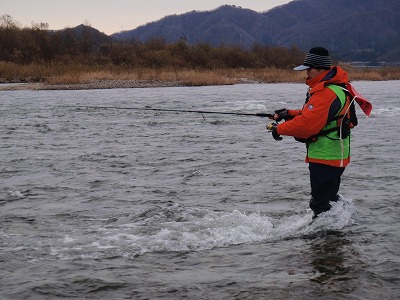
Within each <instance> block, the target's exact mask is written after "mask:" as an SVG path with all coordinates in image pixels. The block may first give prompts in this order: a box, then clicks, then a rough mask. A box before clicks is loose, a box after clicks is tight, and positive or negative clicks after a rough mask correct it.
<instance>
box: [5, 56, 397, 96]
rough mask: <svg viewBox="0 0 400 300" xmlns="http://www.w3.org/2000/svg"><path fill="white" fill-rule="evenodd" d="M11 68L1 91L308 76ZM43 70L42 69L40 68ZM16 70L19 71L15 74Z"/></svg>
mask: <svg viewBox="0 0 400 300" xmlns="http://www.w3.org/2000/svg"><path fill="white" fill-rule="evenodd" d="M4 64H5V63H4V62H0V70H1V69H3V70H4V69H5V68H4ZM8 64H9V63H8ZM339 65H340V64H339ZM340 66H341V67H342V68H343V69H345V70H346V71H347V72H348V73H349V77H350V80H351V81H358V80H363V81H386V80H400V68H396V67H381V68H354V67H351V66H349V65H340ZM8 67H9V68H10V69H13V70H14V72H13V73H14V75H13V76H12V77H11V78H18V79H11V80H10V79H7V78H4V77H3V78H0V91H7V90H8V91H10V90H89V89H114V88H146V87H176V86H207V85H233V84H256V83H303V82H304V75H305V74H304V72H295V71H293V70H291V69H278V68H273V67H272V68H261V69H244V68H236V69H229V68H224V69H216V70H205V69H174V68H162V69H153V68H140V69H133V70H130V71H127V70H118V69H115V68H114V70H110V69H109V68H96V70H82V69H80V70H70V71H66V72H61V73H60V72H59V69H58V68H55V67H46V66H41V65H29V66H17V65H13V64H11V65H10V66H8ZM40 69H41V72H40V71H39V70H40ZM89 69H90V68H89ZM16 70H18V71H16ZM16 73H20V74H18V75H17V76H16ZM3 74H4V73H3ZM38 75H39V76H38Z"/></svg>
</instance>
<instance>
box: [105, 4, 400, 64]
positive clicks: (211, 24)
mask: <svg viewBox="0 0 400 300" xmlns="http://www.w3.org/2000/svg"><path fill="white" fill-rule="evenodd" d="M111 37H112V38H113V39H114V40H117V41H127V40H132V39H136V40H139V41H146V40H149V39H152V38H163V39H165V41H166V42H168V43H171V42H176V41H178V40H180V39H185V40H186V41H187V42H188V43H192V44H196V43H207V44H210V45H213V46H220V45H238V46H242V47H246V48H249V47H251V46H252V45H254V44H255V43H259V44H262V45H271V46H286V47H289V46H292V45H294V46H298V47H300V48H302V49H305V50H308V49H309V48H311V47H313V46H316V45H318V46H324V47H326V48H328V49H329V50H330V51H331V52H332V53H334V54H335V57H340V58H341V59H343V60H344V59H345V60H356V59H358V60H369V61H374V60H380V61H382V60H385V61H400V1H398V0H380V1H376V0H335V1H332V0H294V1H292V2H290V3H288V4H286V5H282V6H278V7H276V8H273V9H271V10H269V11H266V12H263V13H259V12H255V11H252V10H250V9H243V8H241V7H238V6H228V5H225V6H221V7H219V8H217V9H215V10H212V11H201V12H200V11H192V12H188V13H185V14H182V15H172V16H167V17H164V18H162V19H161V20H159V21H156V22H152V23H148V24H146V25H143V26H140V27H138V28H136V29H133V30H129V31H123V32H118V33H115V34H113V35H111Z"/></svg>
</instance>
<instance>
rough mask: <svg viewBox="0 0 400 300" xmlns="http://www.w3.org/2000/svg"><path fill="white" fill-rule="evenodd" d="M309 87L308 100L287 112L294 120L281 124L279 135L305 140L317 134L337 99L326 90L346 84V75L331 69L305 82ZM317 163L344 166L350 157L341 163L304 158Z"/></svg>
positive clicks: (332, 93)
mask: <svg viewBox="0 0 400 300" xmlns="http://www.w3.org/2000/svg"><path fill="white" fill-rule="evenodd" d="M306 83H307V85H308V86H309V87H310V90H309V94H310V98H309V99H308V101H306V103H305V104H304V106H303V109H301V110H289V111H288V113H289V114H290V115H291V116H293V117H294V118H293V119H291V120H288V121H286V122H284V123H281V124H279V125H278V127H277V133H278V134H280V135H289V136H293V137H295V138H299V139H307V138H309V137H311V136H313V135H316V134H318V133H319V132H321V130H322V129H323V128H324V127H325V125H326V124H327V122H328V116H329V109H330V107H331V105H332V103H333V102H334V101H335V99H336V98H337V95H336V94H335V92H333V91H332V90H331V89H330V88H326V87H325V86H326V85H329V84H347V83H348V75H347V73H346V72H345V71H344V70H343V69H341V68H340V67H332V68H331V69H330V70H327V71H326V72H323V73H321V74H320V75H319V76H317V77H315V78H313V79H311V80H307V81H306ZM309 161H312V162H317V163H322V164H327V165H332V166H346V165H347V164H348V163H349V162H350V157H348V158H346V159H345V160H344V161H343V160H342V162H340V161H336V160H332V161H331V160H321V159H311V158H309V157H308V155H307V157H306V162H309Z"/></svg>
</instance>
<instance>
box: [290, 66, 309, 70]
mask: <svg viewBox="0 0 400 300" xmlns="http://www.w3.org/2000/svg"><path fill="white" fill-rule="evenodd" d="M309 68H310V66H305V65H301V66H298V67H296V68H293V70H295V71H304V70H307V69H309Z"/></svg>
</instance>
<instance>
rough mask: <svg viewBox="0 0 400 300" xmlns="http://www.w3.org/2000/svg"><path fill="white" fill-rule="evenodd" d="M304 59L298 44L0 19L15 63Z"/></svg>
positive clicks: (244, 64) (285, 63)
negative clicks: (246, 45)
mask: <svg viewBox="0 0 400 300" xmlns="http://www.w3.org/2000/svg"><path fill="white" fill-rule="evenodd" d="M303 58H304V52H303V51H302V50H300V49H299V48H297V47H291V48H284V47H272V46H265V45H261V44H254V45H253V47H251V48H250V49H243V48H241V47H238V46H232V45H221V46H219V47H212V46H210V45H208V44H205V43H198V44H195V45H191V44H189V43H187V42H186V40H185V39H184V38H182V39H181V40H179V41H178V42H175V43H167V42H166V41H165V40H164V39H162V38H153V39H150V40H148V41H145V42H141V41H137V40H131V41H129V42H118V41H114V40H112V39H111V38H110V37H108V36H107V35H105V34H102V33H100V32H98V31H97V30H95V29H93V28H91V27H89V26H85V25H80V26H78V27H76V28H66V29H64V30H59V31H51V30H48V24H47V23H39V24H32V26H31V27H30V28H27V27H24V28H22V27H21V26H19V25H18V23H17V22H15V21H14V20H13V19H12V17H10V16H9V15H3V16H2V17H1V19H0V61H4V62H12V63H16V64H23V65H27V64H32V63H35V64H51V63H80V64H90V65H93V64H94V65H110V64H112V65H114V66H117V67H121V68H124V69H130V68H139V67H146V68H166V67H173V68H201V69H218V68H268V67H273V68H290V67H292V66H294V65H297V64H298V63H300V62H301V61H302V59H303Z"/></svg>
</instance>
